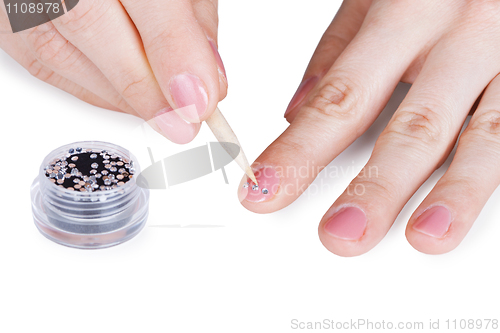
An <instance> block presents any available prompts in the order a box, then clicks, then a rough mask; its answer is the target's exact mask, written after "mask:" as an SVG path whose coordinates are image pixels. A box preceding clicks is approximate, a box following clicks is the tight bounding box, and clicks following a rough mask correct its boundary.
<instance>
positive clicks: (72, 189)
mask: <svg viewBox="0 0 500 333" xmlns="http://www.w3.org/2000/svg"><path fill="white" fill-rule="evenodd" d="M67 190H69V191H74V190H75V189H74V188H72V187H68V188H67Z"/></svg>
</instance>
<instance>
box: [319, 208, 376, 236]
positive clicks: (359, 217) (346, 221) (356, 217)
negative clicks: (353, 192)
mask: <svg viewBox="0 0 500 333" xmlns="http://www.w3.org/2000/svg"><path fill="white" fill-rule="evenodd" d="M324 228H325V231H326V232H327V233H329V234H330V235H332V236H334V237H337V238H341V239H346V240H357V239H360V238H361V236H363V234H364V233H365V229H366V215H365V213H364V212H363V211H362V210H361V209H359V208H357V207H345V208H342V209H341V210H339V211H338V212H337V213H335V214H334V215H333V216H332V217H330V219H329V220H328V222H326V224H325V227H324Z"/></svg>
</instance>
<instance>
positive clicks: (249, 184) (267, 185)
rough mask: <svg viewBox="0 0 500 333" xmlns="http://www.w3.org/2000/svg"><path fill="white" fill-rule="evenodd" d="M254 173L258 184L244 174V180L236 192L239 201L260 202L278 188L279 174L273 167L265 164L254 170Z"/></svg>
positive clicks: (269, 197)
mask: <svg viewBox="0 0 500 333" xmlns="http://www.w3.org/2000/svg"><path fill="white" fill-rule="evenodd" d="M254 174H255V178H256V179H257V182H258V183H259V184H258V185H256V184H255V183H254V182H253V181H251V180H250V178H248V177H246V176H245V177H244V179H246V181H243V182H242V183H243V184H241V186H240V189H239V193H238V197H239V199H240V201H243V200H247V201H250V202H262V201H266V200H270V199H271V198H272V197H274V195H275V194H276V193H277V192H278V190H279V186H280V176H279V174H278V172H277V171H276V170H275V169H274V168H273V167H270V166H266V167H262V168H260V169H258V170H256V171H254Z"/></svg>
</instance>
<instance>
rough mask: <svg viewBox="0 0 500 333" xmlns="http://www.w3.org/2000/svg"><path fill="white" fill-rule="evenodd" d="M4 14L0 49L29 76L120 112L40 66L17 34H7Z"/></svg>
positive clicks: (1, 23) (1, 21)
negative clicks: (26, 71)
mask: <svg viewBox="0 0 500 333" xmlns="http://www.w3.org/2000/svg"><path fill="white" fill-rule="evenodd" d="M4 14H5V13H3V12H2V11H1V10H0V31H1V32H5V33H2V34H0V48H1V49H3V50H4V51H5V52H6V53H7V54H8V55H10V56H11V57H12V58H13V59H14V60H15V61H17V62H18V63H19V64H20V65H21V66H23V67H24V68H25V69H26V70H28V72H29V73H30V74H31V75H33V76H34V77H36V78H38V79H39V80H42V81H44V82H46V83H48V84H50V85H52V86H55V87H56V88H59V89H61V90H64V91H66V92H67V93H69V94H71V95H73V96H75V97H77V98H79V99H81V100H82V101H84V102H87V103H89V104H92V105H95V106H97V107H101V108H105V109H109V110H113V111H121V110H120V109H118V108H117V107H116V106H114V105H112V104H111V103H109V102H108V101H106V100H104V99H102V98H101V97H99V96H97V95H96V94H94V93H93V92H91V91H89V90H87V89H85V88H83V87H81V86H80V85H78V84H76V83H75V82H72V81H70V80H68V79H67V78H65V77H63V76H61V75H59V74H57V73H55V72H54V71H52V70H51V69H50V68H48V67H46V66H44V65H43V64H41V63H40V62H39V61H38V60H37V59H36V58H35V56H34V54H33V53H32V52H31V51H30V50H29V49H28V47H27V45H26V43H25V42H24V41H23V40H22V39H21V37H20V36H18V34H13V33H12V34H11V33H8V31H9V30H10V28H9V26H8V23H7V19H6V16H4Z"/></svg>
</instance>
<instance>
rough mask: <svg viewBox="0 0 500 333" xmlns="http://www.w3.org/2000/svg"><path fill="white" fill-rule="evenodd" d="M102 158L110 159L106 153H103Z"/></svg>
mask: <svg viewBox="0 0 500 333" xmlns="http://www.w3.org/2000/svg"><path fill="white" fill-rule="evenodd" d="M102 158H104V159H105V160H107V159H109V155H106V154H104V155H102ZM108 163H109V162H108Z"/></svg>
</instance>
